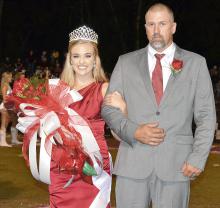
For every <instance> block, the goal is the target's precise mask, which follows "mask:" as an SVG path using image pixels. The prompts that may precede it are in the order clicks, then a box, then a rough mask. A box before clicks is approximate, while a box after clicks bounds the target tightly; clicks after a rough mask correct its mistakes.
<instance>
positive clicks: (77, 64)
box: [70, 42, 95, 76]
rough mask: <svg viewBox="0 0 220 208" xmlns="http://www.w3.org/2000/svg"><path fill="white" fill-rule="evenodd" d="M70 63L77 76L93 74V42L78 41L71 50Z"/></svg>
mask: <svg viewBox="0 0 220 208" xmlns="http://www.w3.org/2000/svg"><path fill="white" fill-rule="evenodd" d="M70 63H71V65H72V66H73V70H74V72H75V75H76V76H88V75H89V76H90V75H91V76H92V70H93V68H94V64H95V51H94V47H93V45H92V44H91V43H88V42H85V43H78V44H76V45H74V46H73V47H72V48H71V50H70Z"/></svg>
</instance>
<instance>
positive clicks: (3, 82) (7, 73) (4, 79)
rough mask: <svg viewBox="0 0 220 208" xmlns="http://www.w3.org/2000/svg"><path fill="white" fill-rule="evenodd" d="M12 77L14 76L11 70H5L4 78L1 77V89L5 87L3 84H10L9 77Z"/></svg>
mask: <svg viewBox="0 0 220 208" xmlns="http://www.w3.org/2000/svg"><path fill="white" fill-rule="evenodd" d="M10 77H12V73H11V72H9V71H6V72H4V73H3V74H2V78H1V89H2V88H3V86H4V85H5V84H9V81H8V79H9V78H10Z"/></svg>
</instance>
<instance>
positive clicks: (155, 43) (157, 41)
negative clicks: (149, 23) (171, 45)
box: [150, 33, 166, 50]
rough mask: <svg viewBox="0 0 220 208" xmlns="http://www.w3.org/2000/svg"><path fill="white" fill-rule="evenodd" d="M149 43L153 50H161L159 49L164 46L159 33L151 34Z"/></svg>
mask: <svg viewBox="0 0 220 208" xmlns="http://www.w3.org/2000/svg"><path fill="white" fill-rule="evenodd" d="M150 45H151V46H152V48H154V49H155V50H161V49H163V48H165V46H166V43H165V41H164V39H163V37H161V36H160V35H159V34H157V33H156V34H154V35H153V37H152V40H151V41H150Z"/></svg>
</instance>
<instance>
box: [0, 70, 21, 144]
mask: <svg viewBox="0 0 220 208" xmlns="http://www.w3.org/2000/svg"><path fill="white" fill-rule="evenodd" d="M11 81H12V73H11V72H4V73H3V74H2V79H1V93H2V98H3V101H2V103H1V105H0V112H1V130H0V146H5V147H11V146H12V145H10V144H8V143H7V141H6V130H7V127H8V123H9V122H11V143H12V144H14V145H17V144H21V143H22V142H20V141H18V139H17V135H18V130H17V129H16V124H17V116H16V114H15V113H14V111H13V110H12V109H11V110H10V109H6V108H5V105H4V104H5V101H6V96H7V95H8V94H10V93H11V87H10V83H11Z"/></svg>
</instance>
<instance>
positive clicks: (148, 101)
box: [102, 3, 216, 208]
mask: <svg viewBox="0 0 220 208" xmlns="http://www.w3.org/2000/svg"><path fill="white" fill-rule="evenodd" d="M145 20H146V25H145V27H146V33H147V38H148V40H149V44H148V46H147V47H146V48H143V49H141V50H138V51H134V52H132V53H128V54H125V55H123V56H121V57H119V60H118V63H117V65H116V67H115V69H114V72H113V74H112V77H111V81H110V85H109V89H108V95H111V93H113V92H114V91H117V92H119V93H120V94H121V95H122V96H123V98H124V100H125V102H126V104H127V113H126V115H125V114H123V113H122V112H121V111H120V110H119V109H117V108H114V107H112V106H110V105H109V103H108V102H107V101H106V102H104V105H103V108H102V116H103V118H104V119H105V121H106V122H107V124H108V125H109V127H110V128H111V129H112V130H113V131H114V132H115V133H116V134H117V135H118V136H119V137H120V138H121V139H122V141H121V142H120V147H119V150H118V155H117V159H116V162H115V167H114V174H116V175H117V183H116V205H117V208H146V207H149V205H150V203H152V204H153V207H156V208H186V207H188V201H189V188H190V179H193V178H194V177H196V176H198V175H199V174H200V173H201V172H202V171H203V169H204V166H205V162H206V160H207V157H208V154H209V150H210V147H211V144H212V141H213V135H214V129H215V123H216V113H215V103H214V98H213V90H212V84H211V80H210V76H209V73H208V69H207V65H206V61H205V59H204V58H203V57H201V56H200V55H197V54H195V53H192V52H189V51H186V50H183V49H180V48H179V47H178V46H177V45H176V44H175V43H174V42H173V34H174V33H175V31H176V23H175V22H174V17H173V12H172V10H171V9H170V8H169V7H168V6H166V5H164V4H161V3H157V4H154V5H152V6H151V7H150V8H149V10H148V11H147V12H146V15H145ZM173 60H174V61H173ZM108 95H107V97H108ZM193 119H194V121H195V124H196V129H195V133H194V135H193V133H192V120H193Z"/></svg>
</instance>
